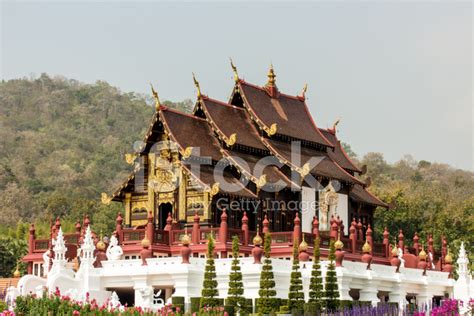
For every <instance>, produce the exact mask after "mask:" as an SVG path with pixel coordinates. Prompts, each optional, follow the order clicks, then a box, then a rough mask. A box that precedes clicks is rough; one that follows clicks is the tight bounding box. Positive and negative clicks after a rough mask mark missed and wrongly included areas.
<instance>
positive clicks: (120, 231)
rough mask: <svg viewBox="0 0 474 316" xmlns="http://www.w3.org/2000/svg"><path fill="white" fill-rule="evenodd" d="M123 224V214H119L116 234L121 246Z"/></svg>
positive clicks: (116, 222) (116, 221) (116, 220)
mask: <svg viewBox="0 0 474 316" xmlns="http://www.w3.org/2000/svg"><path fill="white" fill-rule="evenodd" d="M122 223H123V217H122V213H120V212H119V213H118V214H117V218H116V219H115V232H116V234H117V239H118V242H119V244H121V243H122V241H123V233H122ZM84 228H85V227H84Z"/></svg>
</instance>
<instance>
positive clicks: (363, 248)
mask: <svg viewBox="0 0 474 316" xmlns="http://www.w3.org/2000/svg"><path fill="white" fill-rule="evenodd" d="M371 251H372V247H370V244H369V243H368V242H367V239H366V240H365V244H364V245H363V246H362V252H364V253H369V252H371ZM392 253H393V251H392Z"/></svg>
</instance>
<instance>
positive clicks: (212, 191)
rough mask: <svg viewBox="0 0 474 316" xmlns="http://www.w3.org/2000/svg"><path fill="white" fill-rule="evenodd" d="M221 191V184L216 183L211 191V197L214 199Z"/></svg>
mask: <svg viewBox="0 0 474 316" xmlns="http://www.w3.org/2000/svg"><path fill="white" fill-rule="evenodd" d="M219 190H220V184H219V182H216V183H214V184H213V185H212V187H211V190H210V191H209V195H210V196H211V197H213V196H214V195H216V194H217V193H219Z"/></svg>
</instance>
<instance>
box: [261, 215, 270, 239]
mask: <svg viewBox="0 0 474 316" xmlns="http://www.w3.org/2000/svg"><path fill="white" fill-rule="evenodd" d="M269 224H270V222H269V221H268V217H267V214H265V217H264V218H263V229H262V233H263V234H264V235H265V234H267V233H269V232H270V229H269V228H268V225H269Z"/></svg>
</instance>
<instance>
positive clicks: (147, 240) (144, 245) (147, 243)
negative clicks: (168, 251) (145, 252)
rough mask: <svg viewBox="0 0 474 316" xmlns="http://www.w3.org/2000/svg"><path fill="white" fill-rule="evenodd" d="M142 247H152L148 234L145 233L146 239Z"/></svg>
mask: <svg viewBox="0 0 474 316" xmlns="http://www.w3.org/2000/svg"><path fill="white" fill-rule="evenodd" d="M141 244H142V247H144V248H147V247H150V239H148V236H147V233H146V231H145V237H144V238H143V239H142V242H141Z"/></svg>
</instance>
